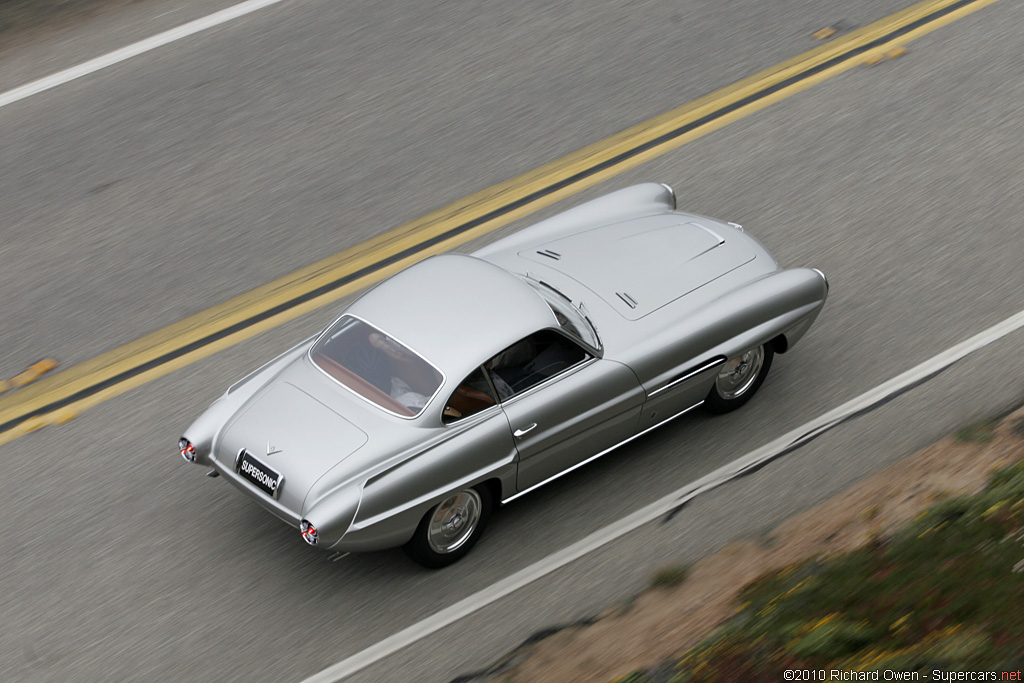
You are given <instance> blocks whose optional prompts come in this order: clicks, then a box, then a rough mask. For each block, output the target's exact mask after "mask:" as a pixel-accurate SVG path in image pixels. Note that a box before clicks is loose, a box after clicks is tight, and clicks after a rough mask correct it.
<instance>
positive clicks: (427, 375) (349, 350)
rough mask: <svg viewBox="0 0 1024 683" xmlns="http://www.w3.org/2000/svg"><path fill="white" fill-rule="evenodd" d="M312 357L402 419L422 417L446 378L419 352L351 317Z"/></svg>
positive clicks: (340, 323) (326, 337) (342, 321)
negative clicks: (421, 413)
mask: <svg viewBox="0 0 1024 683" xmlns="http://www.w3.org/2000/svg"><path fill="white" fill-rule="evenodd" d="M309 357H310V359H311V360H312V361H313V362H314V363H315V364H316V365H317V367H319V368H320V369H321V370H323V371H324V372H325V373H327V374H328V375H330V376H331V377H332V378H334V379H335V380H337V381H338V382H340V383H341V384H342V385H344V386H345V387H346V388H348V389H350V390H352V391H353V392H355V393H356V394H358V395H359V396H361V397H363V398H365V399H366V400H368V401H370V402H371V403H373V404H375V405H377V406H379V407H381V408H383V409H385V410H387V411H389V412H392V413H395V414H396V415H400V416H402V417H415V416H416V415H419V414H420V412H422V411H423V408H424V406H426V405H427V403H428V402H429V401H430V399H431V397H433V395H434V394H435V393H436V392H437V390H438V388H439V387H440V386H441V382H442V381H443V379H444V378H443V376H442V375H441V373H440V372H439V371H438V369H437V368H435V367H434V366H433V365H431V364H430V363H429V362H427V361H426V360H425V359H424V358H423V357H422V356H420V355H419V354H417V353H416V352H415V351H413V350H412V349H410V348H409V347H407V346H405V345H404V344H402V343H401V342H400V341H398V340H396V339H394V338H392V337H389V336H388V335H386V334H384V332H382V331H380V330H378V329H377V328H376V327H374V326H373V325H370V324H369V323H367V322H365V321H363V320H360V319H358V318H354V317H352V316H348V315H346V316H342V317H341V318H339V319H338V321H337V322H335V323H334V325H332V326H331V327H330V328H329V329H328V330H327V332H325V333H324V334H323V336H322V337H320V339H319V341H317V343H316V344H314V345H313V348H312V349H310V350H309Z"/></svg>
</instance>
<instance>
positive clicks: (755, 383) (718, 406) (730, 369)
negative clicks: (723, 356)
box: [704, 344, 775, 415]
mask: <svg viewBox="0 0 1024 683" xmlns="http://www.w3.org/2000/svg"><path fill="white" fill-rule="evenodd" d="M774 357H775V351H774V349H772V347H771V345H770V344H761V345H760V346H755V347H754V348H752V349H750V350H748V351H746V352H744V353H742V354H740V355H739V356H738V357H736V358H730V359H729V360H728V361H726V363H725V365H723V366H722V369H721V370H720V372H719V374H718V375H716V376H715V383H714V385H713V386H712V387H711V391H709V392H708V396H707V398H706V399H704V408H705V409H706V410H707V411H708V412H711V413H715V414H718V415H720V414H722V413H728V412H730V411H733V410H736V409H737V408H739V407H741V406H742V405H744V404H745V403H746V402H747V401H749V400H750V399H751V398H752V397H753V396H754V394H756V393H757V390H758V389H760V388H761V385H762V384H764V379H765V377H767V376H768V371H769V370H770V369H771V367H772V358H774ZM758 360H759V361H760V367H755V366H756V364H757V362H758ZM744 362H747V363H749V366H748V370H747V372H744V371H743V370H742V367H743V363H744ZM737 370H739V372H737ZM748 374H749V376H745V375H748Z"/></svg>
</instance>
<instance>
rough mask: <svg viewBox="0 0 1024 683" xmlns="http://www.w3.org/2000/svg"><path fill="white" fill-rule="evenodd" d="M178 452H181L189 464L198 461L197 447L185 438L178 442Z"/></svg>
mask: <svg viewBox="0 0 1024 683" xmlns="http://www.w3.org/2000/svg"><path fill="white" fill-rule="evenodd" d="M178 450H179V451H180V452H181V457H183V458H185V460H187V461H188V462H195V461H196V447H195V446H193V445H192V442H190V441H189V440H188V439H186V438H185V437H181V439H180V440H179V441H178Z"/></svg>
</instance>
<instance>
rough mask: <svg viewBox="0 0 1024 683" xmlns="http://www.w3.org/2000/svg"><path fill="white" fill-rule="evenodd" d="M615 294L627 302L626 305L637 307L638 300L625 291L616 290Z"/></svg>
mask: <svg viewBox="0 0 1024 683" xmlns="http://www.w3.org/2000/svg"><path fill="white" fill-rule="evenodd" d="M615 295H616V296H618V297H619V298H620V299H622V300H623V301H624V302H626V305H627V306H629V307H630V308H636V307H637V304H638V302H637V300H636V299H634V298H633V297H631V296H630V295H629V294H626V293H625V292H615Z"/></svg>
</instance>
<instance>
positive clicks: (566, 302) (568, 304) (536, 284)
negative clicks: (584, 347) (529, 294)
mask: <svg viewBox="0 0 1024 683" xmlns="http://www.w3.org/2000/svg"><path fill="white" fill-rule="evenodd" d="M524 279H525V280H526V282H528V283H529V284H530V286H531V287H533V288H534V290H536V292H537V293H538V294H540V295H541V298H543V299H544V301H545V302H546V303H547V305H548V308H550V309H551V312H552V313H554V314H555V319H556V320H558V324H559V325H560V326H561V328H562V329H563V330H565V331H566V332H568V333H569V334H570V335H572V336H573V337H575V338H576V339H579V340H580V341H582V342H583V343H585V344H588V345H589V346H590V347H591V348H594V349H598V350H600V348H601V340H600V339H598V338H597V331H596V330H595V329H594V327H593V325H592V324H591V322H590V320H589V319H588V318H587V317H586V316H585V315H584V313H583V311H582V310H581V308H580V307H577V306H575V305H573V302H572V300H571V299H569V297H567V296H565V295H564V294H562V293H561V292H560V291H558V290H557V289H555V288H554V287H552V286H551V285H549V284H548V283H546V282H544V281H542V280H535V279H534V278H533V276H531V275H528V276H527V277H525V278H524Z"/></svg>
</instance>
